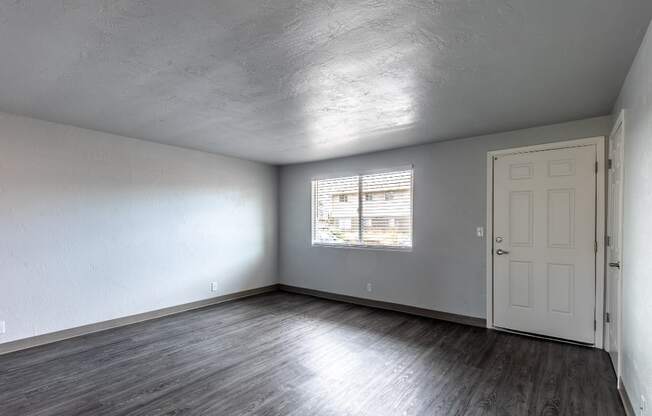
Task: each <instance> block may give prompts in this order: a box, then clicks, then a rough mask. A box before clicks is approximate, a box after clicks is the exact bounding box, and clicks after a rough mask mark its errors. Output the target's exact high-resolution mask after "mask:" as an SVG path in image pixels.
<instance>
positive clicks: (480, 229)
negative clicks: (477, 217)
mask: <svg viewBox="0 0 652 416" xmlns="http://www.w3.org/2000/svg"><path fill="white" fill-rule="evenodd" d="M475 235H477V236H478V238H483V237H484V227H477V228H476V229H475Z"/></svg>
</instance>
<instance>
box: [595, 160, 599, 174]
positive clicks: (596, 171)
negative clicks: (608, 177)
mask: <svg viewBox="0 0 652 416" xmlns="http://www.w3.org/2000/svg"><path fill="white" fill-rule="evenodd" d="M595 173H598V162H595Z"/></svg>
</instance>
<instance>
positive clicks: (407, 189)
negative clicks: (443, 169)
mask: <svg viewBox="0 0 652 416" xmlns="http://www.w3.org/2000/svg"><path fill="white" fill-rule="evenodd" d="M412 176H413V175H412V168H408V169H405V168H404V169H400V170H392V171H385V172H382V173H370V174H363V175H355V176H345V177H340V178H329V179H315V180H313V181H312V244H313V245H333V246H349V247H378V248H399V249H409V248H411V247H412ZM374 194H377V195H380V198H374V197H373V195H374ZM383 196H384V197H383ZM343 197H344V198H343Z"/></svg>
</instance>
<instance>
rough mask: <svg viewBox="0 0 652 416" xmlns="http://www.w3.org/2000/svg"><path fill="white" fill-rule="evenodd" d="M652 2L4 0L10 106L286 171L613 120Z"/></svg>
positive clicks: (4, 75)
mask: <svg viewBox="0 0 652 416" xmlns="http://www.w3.org/2000/svg"><path fill="white" fill-rule="evenodd" d="M651 13H652V1H650V0H618V1H615V0H421V1H420V0H367V1H357V0H331V1H328V0H318V1H302V0H258V1H251V0H220V1H216V0H184V1H179V0H140V1H137V0H132V1H116V0H102V1H100V0H50V1H27V0H23V1H21V0H0V57H1V58H0V59H1V63H0V110H1V111H5V112H10V113H15V114H22V115H27V116H32V117H36V118H40V119H44V120H50V121H55V122H60V123H66V124H72V125H76V126H80V127H86V128H91V129H96V130H102V131H106V132H110V133H116V134H120V135H124V136H129V137H135V138H141V139H146V140H152V141H157V142H161V143H169V144H174V145H178V146H184V147H190V148H195V149H200V150H206V151H210V152H216V153H223V154H227V155H234V156H240V157H244V158H248V159H254V160H259V161H265V162H270V163H277V164H282V163H292V162H301V161H309V160H317V159H325V158H331V157H337V156H344V155H351V154H356V153H363V152H369V151H374V150H381V149H388V148H392V147H399V146H405V145H410V144H416V143H422V142H429V141H435V140H444V139H451V138H457V137H465V136H471V135H476V134H483V133H489V132H496V131H503V130H509V129H515V128H521V127H529V126H534V125H541V124H547V123H553V122H560V121H566V120H572V119H579V118H584V117H590V116H596V115H604V114H607V113H609V111H610V109H611V106H612V104H613V101H614V99H615V98H616V95H617V93H618V90H619V88H620V86H621V84H622V82H623V80H624V77H625V75H626V73H627V70H628V68H629V65H630V63H631V61H632V59H633V57H634V55H635V52H636V50H637V48H638V46H639V43H640V41H641V39H642V35H643V33H644V29H645V28H646V26H647V24H648V22H649V19H650V15H651Z"/></svg>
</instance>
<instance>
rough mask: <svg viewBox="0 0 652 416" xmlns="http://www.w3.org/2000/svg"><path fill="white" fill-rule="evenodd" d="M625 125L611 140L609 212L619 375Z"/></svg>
mask: <svg viewBox="0 0 652 416" xmlns="http://www.w3.org/2000/svg"><path fill="white" fill-rule="evenodd" d="M623 150H624V135H623V124H622V122H619V124H618V125H617V126H616V129H615V130H614V132H613V134H612V135H611V137H610V138H609V159H610V160H611V167H610V169H609V182H608V183H609V211H608V217H607V235H608V237H607V238H608V248H607V262H608V265H609V267H608V268H607V285H606V286H607V305H606V312H607V314H608V315H607V317H608V318H607V325H606V327H605V329H606V336H607V340H606V349H607V351H609V355H610V356H611V360H612V362H613V366H614V369H615V370H616V374H617V375H620V361H619V355H620V339H621V333H620V331H621V324H620V322H621V312H620V311H621V299H622V274H621V273H622V272H621V259H622V241H623V238H622V223H623V217H622V213H623V208H622V205H623V159H624V151H623Z"/></svg>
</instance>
